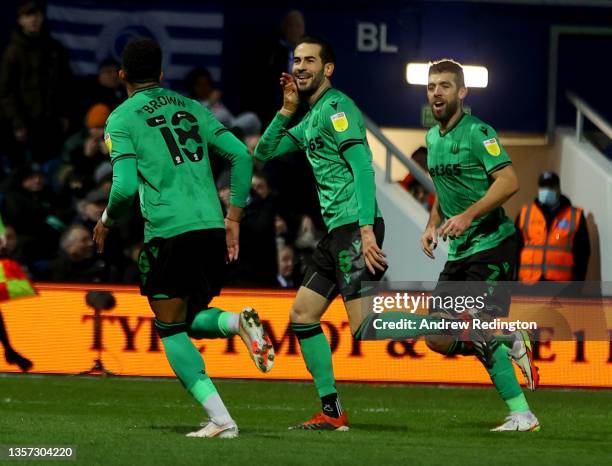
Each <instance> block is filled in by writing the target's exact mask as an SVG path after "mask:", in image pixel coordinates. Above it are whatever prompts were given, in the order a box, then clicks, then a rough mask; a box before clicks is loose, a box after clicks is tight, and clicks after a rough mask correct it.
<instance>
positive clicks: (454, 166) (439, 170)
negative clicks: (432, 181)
mask: <svg viewBox="0 0 612 466" xmlns="http://www.w3.org/2000/svg"><path fill="white" fill-rule="evenodd" d="M429 174H430V175H431V177H432V178H433V177H435V176H459V175H461V165H459V164H458V163H447V164H443V163H440V164H438V165H435V166H433V167H431V168H430V169H429Z"/></svg>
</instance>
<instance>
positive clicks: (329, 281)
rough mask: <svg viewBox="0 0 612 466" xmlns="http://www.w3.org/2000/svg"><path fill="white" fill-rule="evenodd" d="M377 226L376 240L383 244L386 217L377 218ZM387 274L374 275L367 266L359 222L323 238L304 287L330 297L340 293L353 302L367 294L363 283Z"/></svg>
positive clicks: (378, 273)
mask: <svg viewBox="0 0 612 466" xmlns="http://www.w3.org/2000/svg"><path fill="white" fill-rule="evenodd" d="M373 229H374V236H375V237H376V243H377V244H378V246H379V247H382V244H383V240H384V238H385V222H384V221H383V219H382V218H376V219H375V220H374V225H373ZM384 274H385V272H384V271H383V272H381V271H379V270H377V271H376V273H375V274H371V273H370V271H369V270H368V268H367V267H366V265H365V259H364V258H363V254H362V250H361V231H360V229H359V224H358V223H357V222H355V223H349V224H348V225H342V226H340V227H338V228H335V229H333V230H332V231H330V232H329V233H327V234H326V235H325V236H324V237H323V239H321V241H319V244H318V245H317V248H316V249H315V251H314V253H313V254H312V258H311V264H310V265H309V267H308V269H307V270H306V275H305V276H304V281H303V282H302V286H304V287H306V288H308V289H310V290H312V291H314V292H316V293H318V294H320V295H322V296H324V297H326V298H327V299H329V300H331V299H333V298H335V297H336V295H337V294H338V293H340V294H341V295H342V298H343V299H344V301H351V300H353V299H357V298H360V297H361V296H363V295H366V294H367V293H366V292H365V291H366V290H362V288H361V282H364V281H379V280H380V279H381V278H382V277H383V275H384ZM372 291H374V290H372Z"/></svg>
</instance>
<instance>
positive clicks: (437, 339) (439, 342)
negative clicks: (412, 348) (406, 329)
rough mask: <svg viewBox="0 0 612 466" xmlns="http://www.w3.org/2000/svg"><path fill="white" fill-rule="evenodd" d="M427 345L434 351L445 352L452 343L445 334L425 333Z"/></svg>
mask: <svg viewBox="0 0 612 466" xmlns="http://www.w3.org/2000/svg"><path fill="white" fill-rule="evenodd" d="M425 343H426V344H427V347H428V348H429V349H430V350H432V351H435V352H436V353H440V354H446V353H447V352H448V349H449V348H450V346H451V344H452V340H451V339H449V338H448V337H447V336H445V335H427V336H426V337H425Z"/></svg>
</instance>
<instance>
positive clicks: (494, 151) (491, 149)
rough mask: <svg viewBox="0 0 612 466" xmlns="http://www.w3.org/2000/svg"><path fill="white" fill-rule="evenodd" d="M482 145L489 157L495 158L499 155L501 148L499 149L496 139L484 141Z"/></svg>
mask: <svg viewBox="0 0 612 466" xmlns="http://www.w3.org/2000/svg"><path fill="white" fill-rule="evenodd" d="M483 144H484V146H485V149H486V150H487V152H488V153H489V155H492V156H493V157H497V156H498V155H499V154H501V147H499V143H498V142H497V139H496V138H491V139H487V140H486V141H483Z"/></svg>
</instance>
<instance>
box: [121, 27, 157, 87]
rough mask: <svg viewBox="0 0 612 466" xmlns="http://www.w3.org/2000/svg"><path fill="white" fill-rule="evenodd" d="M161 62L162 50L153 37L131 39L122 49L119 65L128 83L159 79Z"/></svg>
mask: <svg viewBox="0 0 612 466" xmlns="http://www.w3.org/2000/svg"><path fill="white" fill-rule="evenodd" d="M161 64H162V51H161V48H160V46H159V44H158V43H157V42H156V41H155V40H153V39H148V38H137V39H132V40H130V41H129V42H128V43H127V45H126V46H125V48H124V49H123V56H122V59H121V67H122V68H123V71H124V72H125V79H126V81H128V82H129V83H133V84H138V83H145V82H151V81H159V74H160V73H161Z"/></svg>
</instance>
